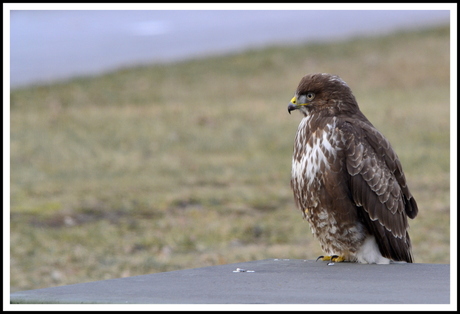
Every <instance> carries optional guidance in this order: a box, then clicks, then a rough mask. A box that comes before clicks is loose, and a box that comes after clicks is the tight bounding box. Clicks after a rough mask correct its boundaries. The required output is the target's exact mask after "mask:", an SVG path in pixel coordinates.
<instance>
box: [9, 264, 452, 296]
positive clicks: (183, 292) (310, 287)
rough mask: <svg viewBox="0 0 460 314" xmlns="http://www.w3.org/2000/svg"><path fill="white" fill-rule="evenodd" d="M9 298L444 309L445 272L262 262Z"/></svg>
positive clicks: (445, 268)
mask: <svg viewBox="0 0 460 314" xmlns="http://www.w3.org/2000/svg"><path fill="white" fill-rule="evenodd" d="M238 268H239V269H244V270H246V271H239V272H237V269H238ZM10 297H11V299H10V301H11V303H67V304H68V303H116V304H121V303H142V304H152V303H156V304H223V303H232V304H241V303H245V304H248V303H269V304H282V303H287V304H301V303H310V304H442V303H445V304H448V303H449V302H450V300H449V298H450V265H446V264H399V263H395V264H390V265H375V264H374V265H365V264H354V263H335V264H334V265H331V266H328V264H327V263H326V262H322V261H318V262H315V261H312V260H298V259H291V260H288V259H266V260H260V261H252V262H244V263H236V264H227V265H219V266H211V267H203V268H195V269H187V270H178V271H171V272H164V273H156V274H150V275H142V276H134V277H127V278H120V279H111V280H103V281H95V282H88V283H81V284H74V285H68V286H60V287H52V288H45V289H36V290H27V291H20V292H14V293H11V295H10Z"/></svg>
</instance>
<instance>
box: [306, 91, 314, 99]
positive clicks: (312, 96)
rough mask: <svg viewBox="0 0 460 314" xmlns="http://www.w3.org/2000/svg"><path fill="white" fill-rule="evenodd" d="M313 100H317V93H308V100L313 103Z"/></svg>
mask: <svg viewBox="0 0 460 314" xmlns="http://www.w3.org/2000/svg"><path fill="white" fill-rule="evenodd" d="M313 98H315V93H312V92H308V93H307V100H309V101H311V100H313Z"/></svg>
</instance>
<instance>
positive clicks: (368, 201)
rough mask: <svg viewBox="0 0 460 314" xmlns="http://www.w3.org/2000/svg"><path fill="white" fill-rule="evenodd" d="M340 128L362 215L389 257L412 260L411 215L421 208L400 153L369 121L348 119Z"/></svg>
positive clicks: (347, 165) (382, 250) (355, 194)
mask: <svg viewBox="0 0 460 314" xmlns="http://www.w3.org/2000/svg"><path fill="white" fill-rule="evenodd" d="M340 129H341V130H342V132H343V136H344V138H345V141H346V144H345V145H344V150H345V156H346V169H347V172H348V174H349V176H350V190H351V196H352V197H353V201H354V202H355V204H356V205H357V206H359V208H362V210H361V211H360V213H359V214H360V217H361V219H362V220H363V221H364V223H365V225H367V227H368V229H369V230H370V232H371V233H372V234H374V236H375V238H376V240H377V243H378V245H379V248H380V251H381V252H382V254H383V255H384V256H385V257H387V258H391V259H393V260H405V261H408V262H412V255H411V252H410V251H411V243H410V238H409V234H408V232H407V230H408V228H409V225H408V222H407V217H410V218H414V217H415V216H416V215H417V212H418V208H417V204H416V202H415V200H414V198H413V197H412V195H411V193H410V192H409V189H408V187H407V184H406V179H405V176H404V173H403V171H402V167H401V163H400V162H399V159H398V157H397V155H396V153H395V152H394V151H393V149H392V147H391V145H390V143H389V142H388V140H387V139H385V137H384V136H383V135H382V134H381V133H379V132H378V131H377V130H376V129H375V128H374V127H373V126H372V125H371V124H370V123H368V122H367V121H361V120H356V119H354V120H350V121H345V123H343V125H342V126H341V127H340Z"/></svg>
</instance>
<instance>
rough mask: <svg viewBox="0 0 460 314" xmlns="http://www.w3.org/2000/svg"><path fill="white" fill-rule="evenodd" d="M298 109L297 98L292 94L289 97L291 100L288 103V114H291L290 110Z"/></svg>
mask: <svg viewBox="0 0 460 314" xmlns="http://www.w3.org/2000/svg"><path fill="white" fill-rule="evenodd" d="M296 109H299V106H297V98H296V97H295V96H294V97H292V99H291V102H290V103H289V105H288V107H287V110H288V112H289V114H291V111H293V110H296Z"/></svg>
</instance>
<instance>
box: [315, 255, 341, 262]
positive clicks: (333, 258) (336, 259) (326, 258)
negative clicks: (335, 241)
mask: <svg viewBox="0 0 460 314" xmlns="http://www.w3.org/2000/svg"><path fill="white" fill-rule="evenodd" d="M319 259H321V260H322V261H331V262H333V263H341V262H344V261H345V257H344V256H342V255H332V256H329V255H326V256H322V255H321V256H319V257H318V258H317V259H316V261H318V260H319Z"/></svg>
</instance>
